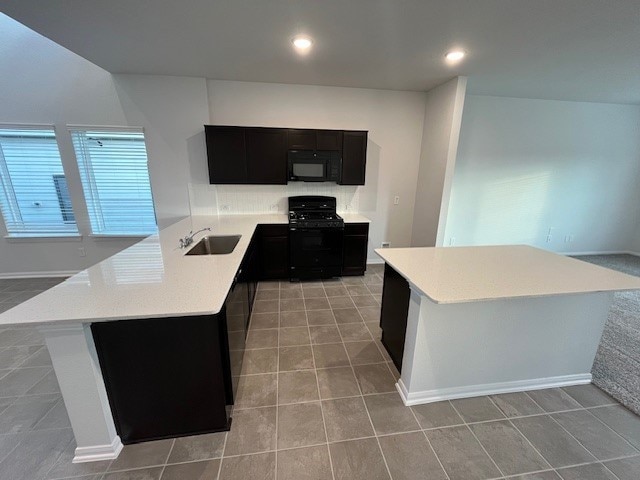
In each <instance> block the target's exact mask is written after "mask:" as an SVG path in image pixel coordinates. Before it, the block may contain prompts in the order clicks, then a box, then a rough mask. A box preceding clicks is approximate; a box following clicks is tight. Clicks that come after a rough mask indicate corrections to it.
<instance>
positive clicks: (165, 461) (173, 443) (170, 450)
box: [158, 438, 176, 479]
mask: <svg viewBox="0 0 640 480" xmlns="http://www.w3.org/2000/svg"><path fill="white" fill-rule="evenodd" d="M175 444H176V439H175V438H174V439H173V441H172V442H171V446H170V447H169V452H168V453H167V458H165V459H164V465H162V470H160V476H159V477H158V478H159V479H162V476H163V475H164V470H165V469H166V468H167V464H168V463H169V457H171V452H173V447H174V446H175Z"/></svg>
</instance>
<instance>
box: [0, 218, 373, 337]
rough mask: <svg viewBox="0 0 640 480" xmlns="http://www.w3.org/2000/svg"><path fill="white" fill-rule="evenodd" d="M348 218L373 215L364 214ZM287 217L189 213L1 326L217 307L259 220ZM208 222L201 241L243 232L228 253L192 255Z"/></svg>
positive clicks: (205, 311)
mask: <svg viewBox="0 0 640 480" xmlns="http://www.w3.org/2000/svg"><path fill="white" fill-rule="evenodd" d="M343 218H344V219H345V222H347V223H361V222H368V221H369V220H368V219H366V218H365V217H363V216H361V215H358V214H346V215H343ZM286 223H288V216H287V215H286V214H273V215H225V216H193V217H188V218H185V219H184V220H181V221H179V222H177V223H174V224H173V225H171V226H169V227H167V228H165V229H163V230H161V231H160V232H159V233H158V234H157V235H152V236H150V237H147V238H145V239H144V240H142V241H140V242H138V243H136V244H135V245H133V246H131V247H129V248H127V249H125V250H123V251H121V252H119V253H117V254H116V255H114V256H112V257H110V258H108V259H106V260H104V261H102V262H100V263H98V264H96V265H94V266H92V267H90V268H88V269H87V270H83V271H82V272H80V273H78V274H77V275H74V276H73V277H71V278H69V279H68V280H66V281H64V282H62V283H61V284H59V285H56V286H55V287H53V288H51V289H49V290H47V291H45V292H43V293H41V294H39V295H37V296H35V297H33V298H31V299H29V300H27V301H26V302H24V303H21V304H19V305H17V306H16V307H14V308H12V309H10V310H7V311H6V312H4V313H2V314H0V326H3V325H16V324H18V325H20V324H21V325H29V324H32V325H37V324H51V323H61V322H102V321H110V320H124V319H133V318H159V317H172V316H192V315H210V314H215V313H218V312H219V311H220V309H221V308H222V306H223V304H224V301H225V299H226V296H227V293H228V292H229V289H230V288H231V285H232V283H233V279H234V277H235V275H236V272H237V271H238V268H239V267H240V263H241V262H242V259H243V257H244V254H245V252H246V251H247V248H248V246H249V242H250V240H251V236H252V235H253V232H254V231H255V229H256V226H257V225H258V224H286ZM203 227H211V228H212V232H211V233H209V232H203V233H200V234H198V235H197V236H196V237H195V241H194V243H195V242H197V241H198V240H200V238H202V237H203V236H204V235H209V234H213V235H234V234H240V235H242V237H241V238H240V241H239V243H238V245H237V246H236V248H235V249H234V251H233V252H232V253H230V254H228V255H192V256H186V255H185V252H186V250H180V249H179V248H178V247H177V245H178V239H179V238H180V237H183V236H185V235H186V234H188V233H189V231H190V230H193V231H194V232H195V231H197V230H199V229H201V228H203Z"/></svg>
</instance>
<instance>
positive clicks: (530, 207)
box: [445, 96, 640, 252]
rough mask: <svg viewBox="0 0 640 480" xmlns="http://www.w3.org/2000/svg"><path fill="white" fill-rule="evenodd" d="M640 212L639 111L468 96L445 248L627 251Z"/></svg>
mask: <svg viewBox="0 0 640 480" xmlns="http://www.w3.org/2000/svg"><path fill="white" fill-rule="evenodd" d="M639 209H640V106H633V105H608V104H595V103H578V102H560V101H547V100H527V99H515V98H498V97H486V96H468V97H467V99H466V103H465V109H464V115H463V119H462V131H461V138H460V145H459V148H458V159H457V167H456V170H455V175H454V181H453V188H452V195H451V205H450V210H449V215H448V223H447V226H446V234H445V236H446V238H445V244H447V245H448V244H449V242H450V239H451V238H455V245H485V244H508V243H513V244H519V243H523V244H530V245H534V246H538V247H541V248H546V249H549V250H553V251H557V252H606V251H626V250H629V245H631V244H632V239H633V236H634V233H635V230H636V225H637V223H636V222H637V219H638V218H639V216H638V215H639V214H640V212H639ZM549 228H552V232H551V239H550V240H551V241H550V242H547V241H546V239H547V235H548V232H549ZM566 236H572V239H573V241H572V242H570V243H566V242H565V237H566ZM636 238H637V234H636ZM637 246H638V241H636V248H637Z"/></svg>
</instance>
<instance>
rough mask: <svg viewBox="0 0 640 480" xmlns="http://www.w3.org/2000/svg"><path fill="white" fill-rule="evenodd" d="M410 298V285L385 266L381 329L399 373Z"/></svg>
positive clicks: (384, 341) (385, 345) (384, 342)
mask: <svg viewBox="0 0 640 480" xmlns="http://www.w3.org/2000/svg"><path fill="white" fill-rule="evenodd" d="M410 296H411V289H410V288H409V283H408V282H407V281H406V280H405V279H404V278H403V277H402V276H401V275H400V274H399V273H398V272H396V271H395V270H394V269H393V268H391V267H390V266H389V265H388V264H385V266H384V285H383V288H382V310H381V313H380V328H381V329H382V344H383V345H384V347H385V348H386V349H387V352H389V355H390V356H391V360H393V363H394V365H395V366H396V367H397V368H398V371H401V370H402V354H403V353H404V338H405V334H406V332H407V315H408V313H409V298H410Z"/></svg>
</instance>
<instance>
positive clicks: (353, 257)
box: [342, 235, 369, 275]
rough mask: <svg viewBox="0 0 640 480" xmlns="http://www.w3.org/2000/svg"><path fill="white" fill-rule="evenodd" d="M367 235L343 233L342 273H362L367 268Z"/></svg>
mask: <svg viewBox="0 0 640 480" xmlns="http://www.w3.org/2000/svg"><path fill="white" fill-rule="evenodd" d="M368 241H369V237H368V236H367V235H345V236H344V247H343V248H344V250H343V251H344V257H343V261H342V274H343V275H364V272H365V270H366V268H367V243H368Z"/></svg>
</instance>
